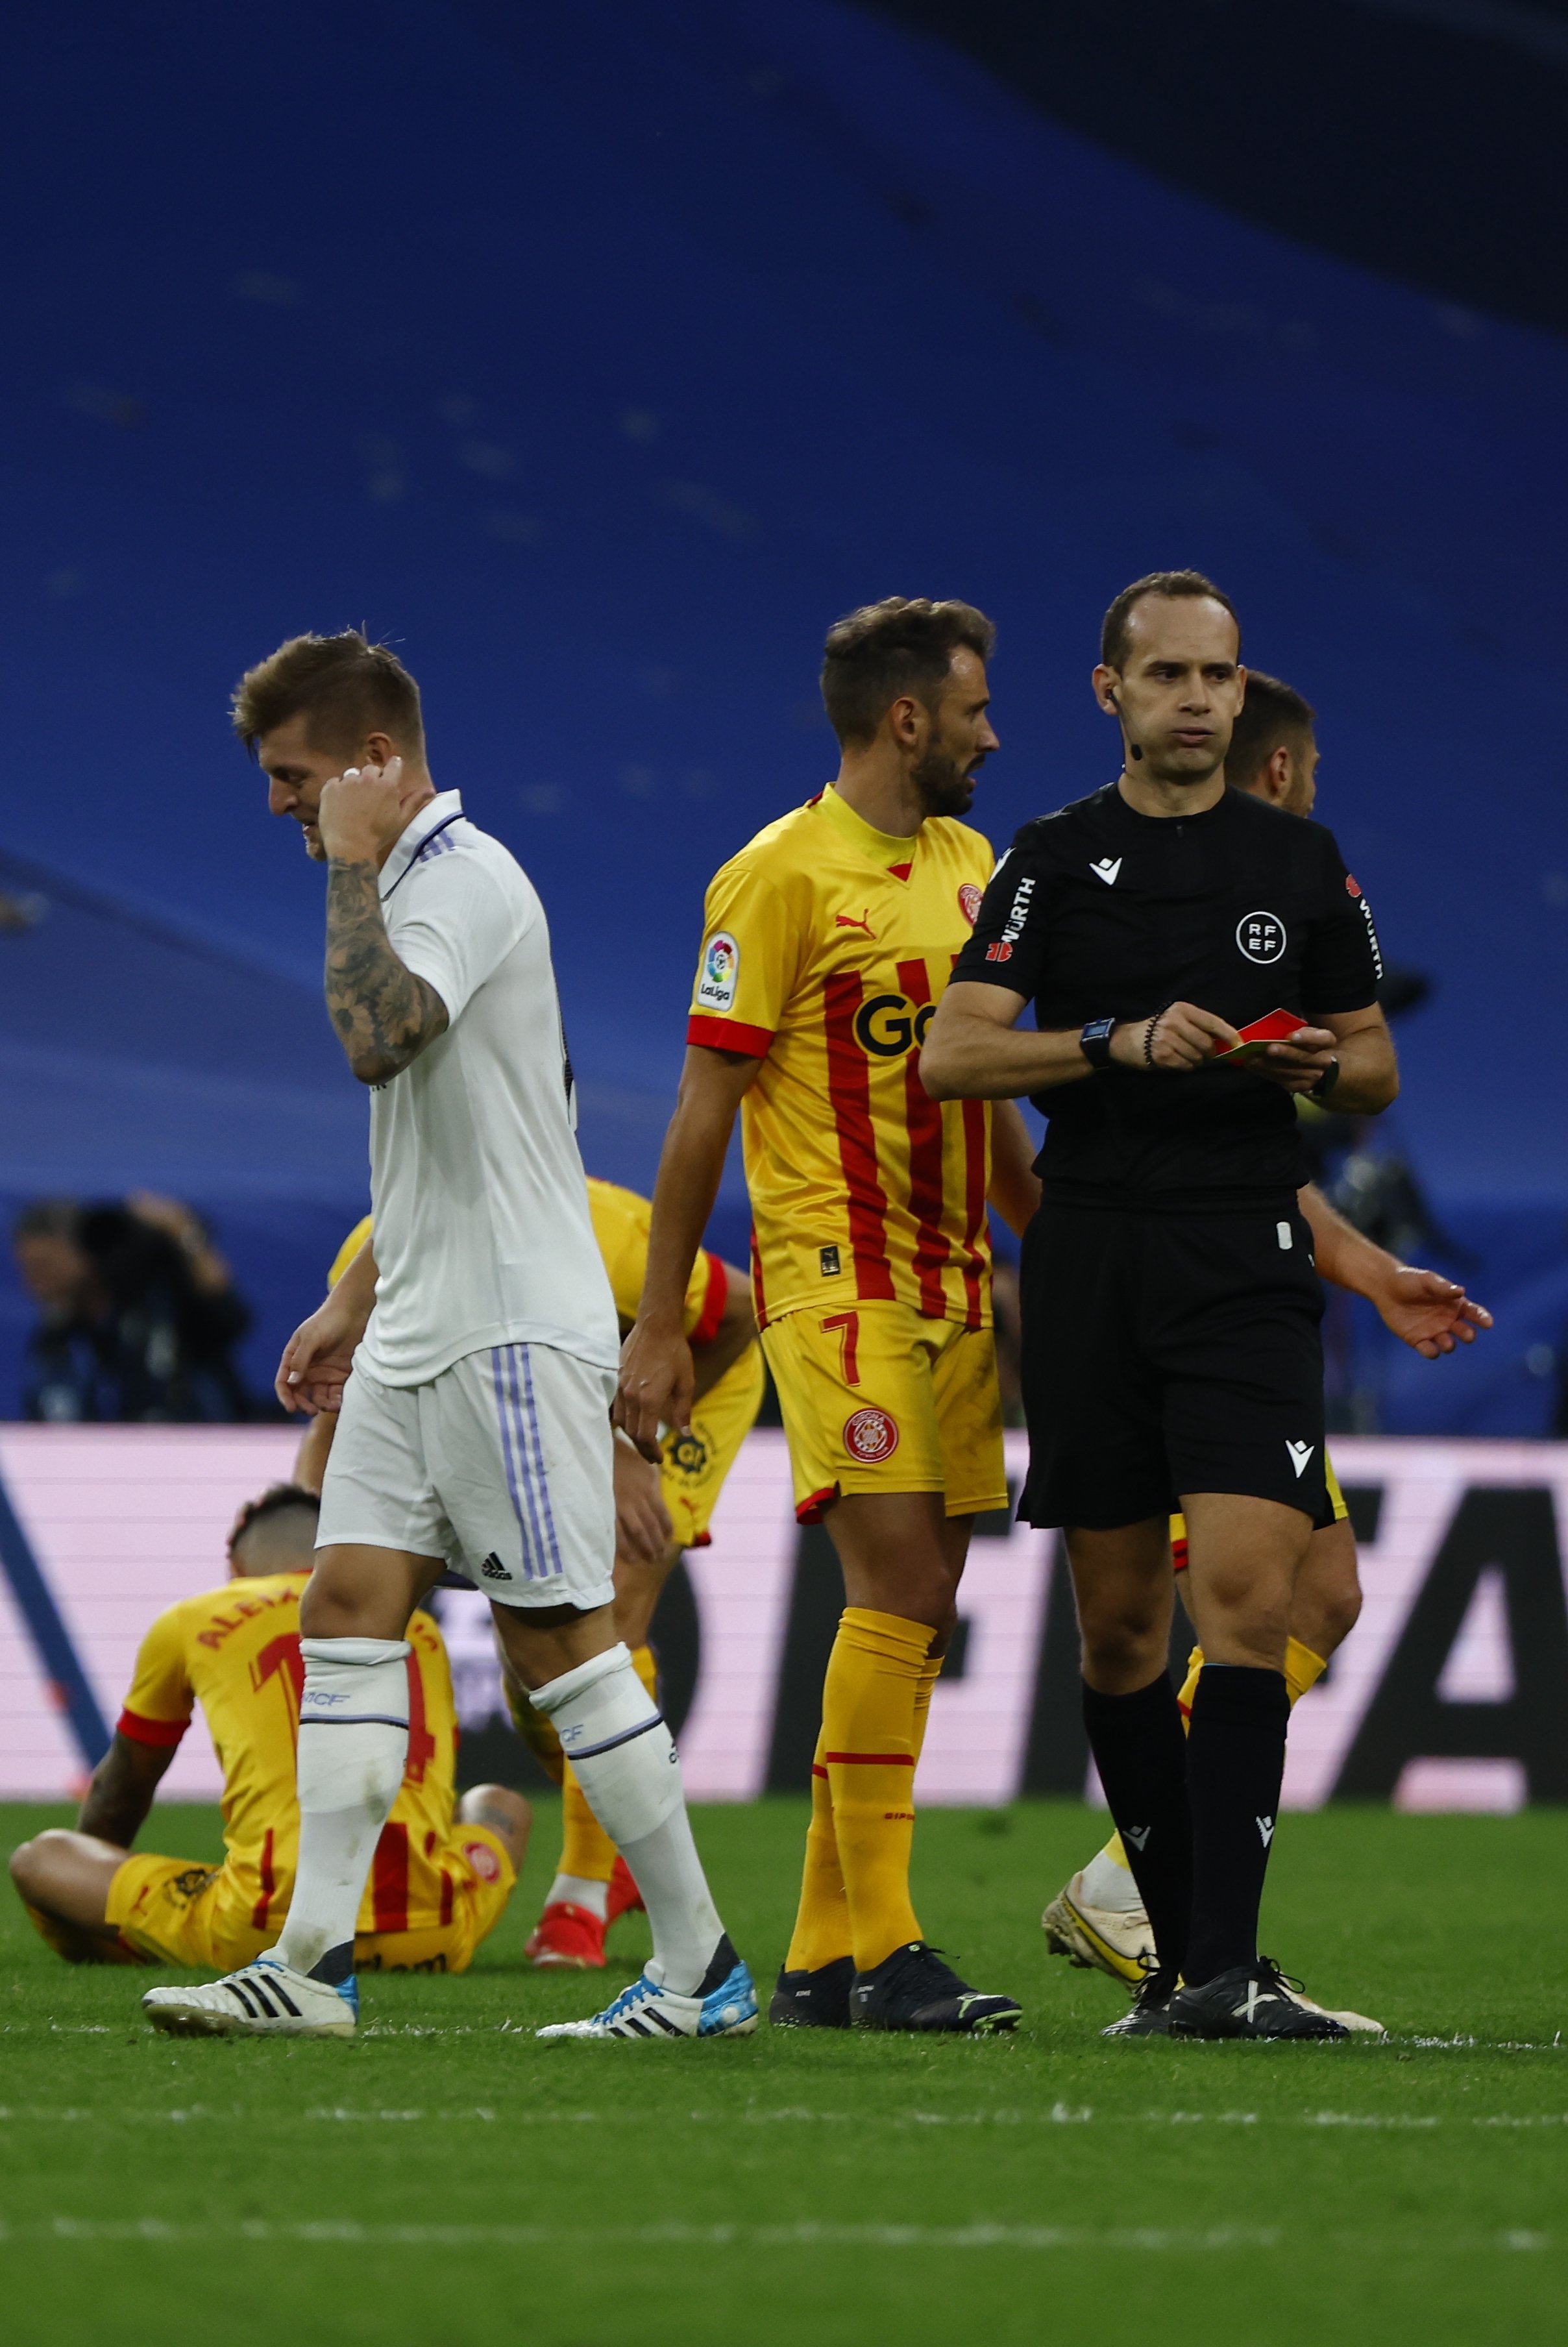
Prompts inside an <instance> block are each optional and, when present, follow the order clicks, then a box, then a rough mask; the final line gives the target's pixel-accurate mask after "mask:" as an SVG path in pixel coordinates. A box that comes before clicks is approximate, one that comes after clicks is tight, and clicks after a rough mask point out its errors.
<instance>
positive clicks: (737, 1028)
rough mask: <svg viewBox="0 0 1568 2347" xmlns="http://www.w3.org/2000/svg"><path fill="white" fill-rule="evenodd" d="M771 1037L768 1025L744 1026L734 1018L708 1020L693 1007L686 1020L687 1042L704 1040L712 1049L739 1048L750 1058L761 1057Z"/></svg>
mask: <svg viewBox="0 0 1568 2347" xmlns="http://www.w3.org/2000/svg"><path fill="white" fill-rule="evenodd" d="M686 1040H687V1041H688V1043H706V1044H707V1046H708V1048H709V1049H710V1051H743V1052H744V1053H745V1054H746V1056H747V1058H748V1059H752V1060H765V1059H766V1058H767V1055H768V1048H769V1046H770V1045H771V1043H772V1042H773V1040H774V1032H773V1029H772V1028H771V1027H745V1026H743V1025H742V1023H741V1021H740V1020H738V1019H712V1018H710V1017H709V1016H708V1015H707V1013H706V1012H704V1011H701V1010H693V1012H692V1016H691V1017H690V1018H689V1019H688V1020H687V1021H686Z"/></svg>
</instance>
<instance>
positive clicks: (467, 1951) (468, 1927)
mask: <svg viewBox="0 0 1568 2347" xmlns="http://www.w3.org/2000/svg"><path fill="white" fill-rule="evenodd" d="M432 1862H433V1863H434V1864H435V1865H436V1866H438V1867H439V1868H440V1870H441V1871H442V1872H443V1873H445V1874H446V1877H447V1880H448V1881H449V1882H450V1883H451V1886H452V1916H451V1921H450V1922H437V1923H429V1924H425V1925H423V1926H421V1927H419V1928H416V1929H415V1930H413V1931H408V1932H359V1933H358V1934H356V1936H355V1939H354V1963H355V1966H356V1968H357V1969H358V1970H359V1971H360V1972H362V1973H466V1971H467V1969H468V1967H469V1965H470V1964H471V1963H473V1961H474V1951H475V1949H476V1948H477V1946H478V1944H479V1942H480V1941H481V1940H483V1939H485V1938H487V1935H488V1934H489V1933H490V1932H493V1931H494V1930H495V1928H496V1925H497V1923H498V1922H500V1920H501V1916H502V1913H503V1911H504V1910H505V1908H506V1904H507V1900H508V1899H509V1898H510V1897H511V1895H512V1890H513V1886H514V1885H515V1883H516V1882H517V1879H518V1873H517V1869H516V1868H515V1867H514V1865H513V1864H512V1861H511V1859H510V1857H509V1855H508V1853H507V1846H506V1844H505V1843H504V1842H503V1841H502V1840H500V1839H499V1838H498V1836H497V1835H496V1834H493V1833H492V1832H491V1831H490V1829H489V1828H488V1827H487V1826H459V1827H458V1828H457V1829H456V1833H455V1834H454V1836H453V1838H452V1840H451V1841H450V1842H449V1843H448V1844H447V1846H446V1849H445V1850H442V1851H440V1852H439V1853H438V1854H437V1856H436V1858H435V1859H434V1860H433V1861H432ZM252 1898H253V1893H252V1892H251V1891H249V1890H247V1888H246V1887H245V1885H244V1884H242V1883H241V1881H239V1879H238V1877H237V1876H236V1874H235V1871H234V1870H233V1869H232V1868H231V1867H230V1866H226V1865H225V1866H202V1865H200V1864H197V1863H195V1862H194V1861H193V1860H190V1859H188V1858H158V1857H155V1856H153V1855H152V1854H151V1853H149V1854H148V1855H147V1856H146V1857H139V1856H138V1857H131V1858H128V1859H127V1860H126V1861H125V1864H124V1865H123V1866H121V1867H118V1868H117V1869H116V1870H115V1875H114V1879H113V1881H111V1882H110V1884H109V1893H108V1905H107V1908H106V1910H105V1915H104V1921H105V1922H108V1923H110V1924H112V1925H113V1926H114V1927H115V1929H116V1930H117V1931H118V1932H119V1935H120V1937H121V1939H122V1940H124V1941H125V1942H127V1943H128V1945H129V1946H130V1947H132V1948H134V1949H135V1950H136V1951H137V1952H138V1955H141V1956H144V1957H146V1959H147V1961H148V1962H149V1963H158V1964H200V1965H204V1966H206V1967H208V1968H209V1969H210V1970H211V1971H213V1972H220V1973H228V1972H232V1971H234V1970H235V1968H236V1967H237V1966H238V1965H240V1964H248V1963H251V1960H252V1959H253V1958H254V1957H256V1956H259V1955H260V1954H261V1951H262V1949H263V1948H270V1947H271V1946H272V1943H273V1942H274V1941H275V1940H276V1939H277V1936H278V1928H277V1925H278V1919H277V1917H276V1915H275V1914H274V1917H273V1919H272V1922H271V1923H270V1924H269V1925H268V1926H267V1927H266V1928H265V1929H263V1930H261V1931H258V1930H257V1928H256V1926H255V1924H254V1923H253V1922H252V1921H251V1904H252Z"/></svg>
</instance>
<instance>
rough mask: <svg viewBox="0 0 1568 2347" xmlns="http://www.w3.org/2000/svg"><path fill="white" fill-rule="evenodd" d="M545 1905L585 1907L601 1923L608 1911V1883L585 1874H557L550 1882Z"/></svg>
mask: <svg viewBox="0 0 1568 2347" xmlns="http://www.w3.org/2000/svg"><path fill="white" fill-rule="evenodd" d="M545 1905H546V1906H547V1907H586V1908H587V1910H588V1911H589V1914H590V1915H597V1916H598V1917H599V1920H600V1922H601V1923H602V1922H603V1921H604V1919H605V1917H606V1916H607V1915H608V1914H609V1912H610V1885H609V1883H608V1882H600V1881H596V1880H595V1879H594V1878H592V1877H591V1876H589V1875H587V1874H558V1875H557V1876H556V1879H555V1881H553V1882H552V1883H551V1884H550V1895H549V1897H548V1899H547V1900H546V1901H545Z"/></svg>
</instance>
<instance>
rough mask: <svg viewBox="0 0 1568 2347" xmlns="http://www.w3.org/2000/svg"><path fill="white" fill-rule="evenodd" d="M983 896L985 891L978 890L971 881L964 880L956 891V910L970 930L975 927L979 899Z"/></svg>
mask: <svg viewBox="0 0 1568 2347" xmlns="http://www.w3.org/2000/svg"><path fill="white" fill-rule="evenodd" d="M984 895H985V890H984V889H983V888H978V887H976V886H975V883H974V882H973V881H972V880H966V881H965V883H964V885H963V887H961V888H960V889H959V891H958V910H959V912H960V913H962V915H963V917H964V918H965V920H966V921H968V925H969V927H970V928H971V929H972V928H974V926H975V917H976V915H977V914H978V913H979V909H980V899H981V897H983V896H984Z"/></svg>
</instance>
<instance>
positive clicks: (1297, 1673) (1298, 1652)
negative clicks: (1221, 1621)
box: [1176, 1638, 1328, 1727]
mask: <svg viewBox="0 0 1568 2347" xmlns="http://www.w3.org/2000/svg"><path fill="white" fill-rule="evenodd" d="M1203 1667H1204V1650H1203V1648H1202V1647H1201V1646H1194V1648H1193V1651H1192V1653H1191V1654H1190V1655H1188V1657H1187V1676H1186V1677H1185V1678H1184V1680H1183V1682H1182V1692H1181V1694H1180V1695H1179V1696H1177V1697H1176V1701H1177V1702H1178V1703H1179V1704H1180V1706H1181V1707H1182V1726H1183V1727H1187V1726H1188V1725H1189V1724H1190V1723H1191V1720H1192V1717H1193V1695H1194V1690H1195V1688H1196V1686H1197V1684H1198V1673H1199V1672H1200V1671H1201V1670H1202V1669H1203ZM1327 1668H1328V1665H1327V1662H1326V1661H1325V1660H1324V1658H1323V1656H1322V1655H1315V1654H1314V1653H1313V1651H1312V1649H1311V1647H1310V1646H1304V1645H1302V1643H1301V1641H1300V1639H1299V1638H1286V1642H1285V1684H1286V1688H1287V1689H1288V1691H1289V1695H1290V1700H1291V1702H1292V1704H1297V1703H1299V1702H1300V1700H1301V1698H1302V1696H1304V1695H1305V1694H1306V1693H1307V1688H1308V1687H1310V1686H1317V1682H1318V1680H1319V1679H1320V1678H1321V1677H1322V1676H1323V1674H1324V1672H1325V1671H1326V1670H1327Z"/></svg>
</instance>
